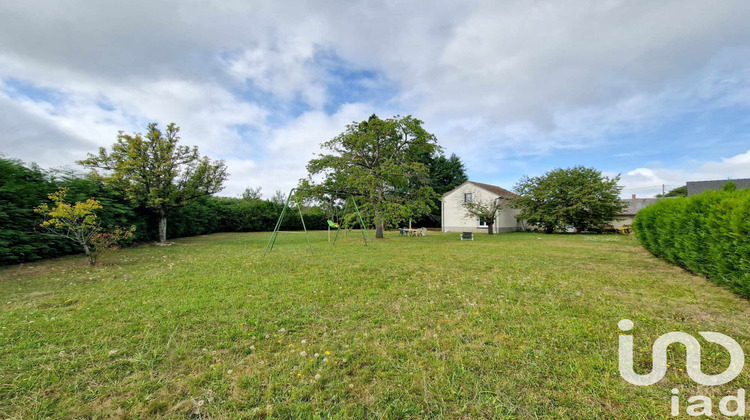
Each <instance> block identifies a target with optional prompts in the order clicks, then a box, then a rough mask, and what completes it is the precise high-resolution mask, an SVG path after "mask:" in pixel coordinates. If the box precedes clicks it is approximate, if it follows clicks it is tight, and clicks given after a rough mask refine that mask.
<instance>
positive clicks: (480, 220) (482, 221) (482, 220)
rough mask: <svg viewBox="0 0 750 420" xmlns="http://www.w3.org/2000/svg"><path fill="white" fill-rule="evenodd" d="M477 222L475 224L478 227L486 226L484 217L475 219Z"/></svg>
mask: <svg viewBox="0 0 750 420" xmlns="http://www.w3.org/2000/svg"><path fill="white" fill-rule="evenodd" d="M477 222H478V223H479V224H478V225H477V226H479V227H487V221H486V220H484V219H481V218H480V219H477Z"/></svg>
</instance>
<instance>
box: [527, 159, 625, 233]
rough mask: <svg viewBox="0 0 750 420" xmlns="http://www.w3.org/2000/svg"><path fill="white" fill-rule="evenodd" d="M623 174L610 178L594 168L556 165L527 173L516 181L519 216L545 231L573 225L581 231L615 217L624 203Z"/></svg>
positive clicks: (598, 225)
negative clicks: (540, 171) (535, 172)
mask: <svg viewBox="0 0 750 420" xmlns="http://www.w3.org/2000/svg"><path fill="white" fill-rule="evenodd" d="M619 181H620V176H619V175H618V176H615V177H614V178H609V177H606V176H604V175H602V173H601V172H600V171H598V170H596V169H594V168H587V167H584V166H575V167H573V168H567V169H559V168H558V169H554V170H552V171H549V172H547V173H545V174H544V175H542V176H537V177H528V176H524V177H523V178H522V179H521V180H520V181H519V182H518V184H517V185H516V187H515V189H516V192H517V193H518V194H519V197H517V198H516V199H514V204H515V206H516V207H518V208H519V209H520V210H521V213H520V214H519V215H518V216H517V217H518V218H519V219H522V220H526V221H527V222H529V223H530V224H534V225H538V226H540V227H541V228H543V229H544V230H545V231H546V232H548V233H549V232H552V231H554V230H556V229H565V228H566V227H567V226H573V227H575V228H576V229H577V230H578V231H581V230H585V229H588V228H591V227H600V226H601V225H603V224H605V223H607V222H609V221H612V220H614V219H616V217H617V215H618V214H619V213H620V212H621V211H622V210H623V208H624V207H625V205H624V204H623V202H622V200H620V198H619V195H620V191H622V187H620V186H618V185H617V183H618V182H619Z"/></svg>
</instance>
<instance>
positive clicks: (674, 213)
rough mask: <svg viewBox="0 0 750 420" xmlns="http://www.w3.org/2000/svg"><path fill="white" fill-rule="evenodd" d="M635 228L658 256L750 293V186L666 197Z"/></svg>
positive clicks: (643, 214)
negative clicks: (679, 196) (744, 188)
mask: <svg viewBox="0 0 750 420" xmlns="http://www.w3.org/2000/svg"><path fill="white" fill-rule="evenodd" d="M633 228H634V229H635V232H636V235H637V236H638V239H639V240H640V241H641V243H642V244H643V245H644V246H645V247H646V249H648V250H649V251H650V252H652V253H653V254H654V255H656V256H658V257H661V258H664V259H665V260H667V261H670V262H672V263H674V264H676V265H678V266H680V267H683V268H685V269H687V270H689V271H691V272H693V273H697V274H702V275H705V276H706V277H708V278H709V279H711V280H713V281H715V282H716V283H719V284H722V285H726V286H728V287H730V288H731V289H732V290H734V291H735V292H737V293H739V294H740V295H742V296H745V297H750V236H748V234H749V233H750V189H747V190H740V191H737V190H734V189H733V188H731V186H728V187H727V188H725V189H724V190H722V191H707V192H705V193H703V194H700V195H697V196H693V197H687V198H674V199H667V200H662V201H660V202H658V203H656V204H653V205H651V206H648V207H646V208H644V209H643V210H641V211H640V212H638V214H637V216H636V218H635V222H634V223H633Z"/></svg>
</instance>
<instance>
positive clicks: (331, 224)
mask: <svg viewBox="0 0 750 420" xmlns="http://www.w3.org/2000/svg"><path fill="white" fill-rule="evenodd" d="M328 226H330V227H332V228H334V229H338V228H339V224H338V223H336V222H334V221H333V220H329V221H328Z"/></svg>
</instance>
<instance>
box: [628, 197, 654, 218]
mask: <svg viewBox="0 0 750 420" xmlns="http://www.w3.org/2000/svg"><path fill="white" fill-rule="evenodd" d="M657 201H659V199H658V198H636V199H635V200H632V199H629V200H622V202H623V203H625V204H627V205H628V206H627V207H626V208H625V209H624V210H623V211H622V212H620V214H619V215H618V216H635V214H636V213H638V212H639V211H641V210H642V209H643V208H644V207H646V206H649V205H651V204H654V203H656V202H657Z"/></svg>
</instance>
